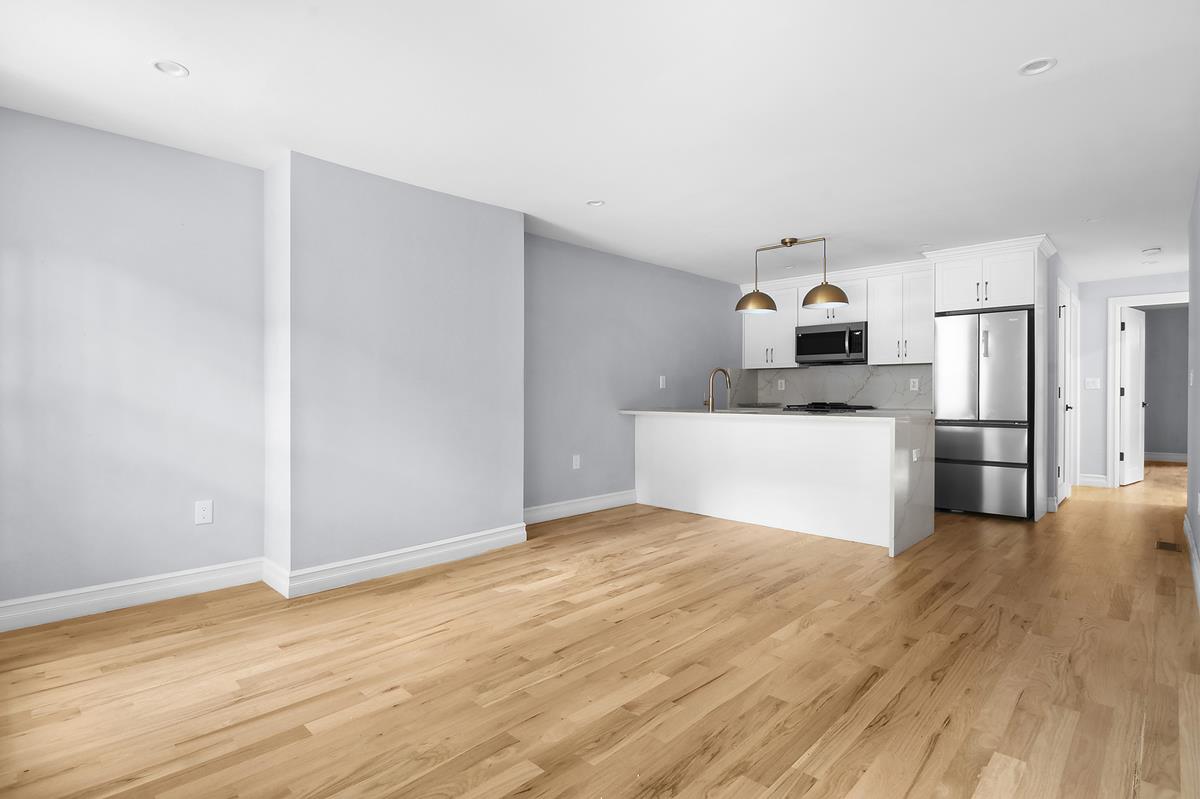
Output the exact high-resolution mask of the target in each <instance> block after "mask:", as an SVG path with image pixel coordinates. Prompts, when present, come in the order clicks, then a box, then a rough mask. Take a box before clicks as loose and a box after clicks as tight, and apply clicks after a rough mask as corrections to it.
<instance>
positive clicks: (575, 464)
mask: <svg viewBox="0 0 1200 799" xmlns="http://www.w3.org/2000/svg"><path fill="white" fill-rule="evenodd" d="M571 468H572V469H578V468H579V456H578V455H572V456H571Z"/></svg>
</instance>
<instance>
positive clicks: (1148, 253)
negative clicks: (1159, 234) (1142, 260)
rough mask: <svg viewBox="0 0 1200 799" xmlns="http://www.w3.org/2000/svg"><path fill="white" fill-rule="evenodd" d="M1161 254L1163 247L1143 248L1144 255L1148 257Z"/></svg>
mask: <svg viewBox="0 0 1200 799" xmlns="http://www.w3.org/2000/svg"><path fill="white" fill-rule="evenodd" d="M1161 254H1162V247H1147V248H1146V249H1144V250H1142V255H1145V256H1146V257H1147V258H1149V257H1151V256H1154V255H1161Z"/></svg>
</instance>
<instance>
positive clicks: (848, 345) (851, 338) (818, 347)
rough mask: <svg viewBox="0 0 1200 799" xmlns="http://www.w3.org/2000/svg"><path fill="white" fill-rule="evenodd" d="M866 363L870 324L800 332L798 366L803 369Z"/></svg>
mask: <svg viewBox="0 0 1200 799" xmlns="http://www.w3.org/2000/svg"><path fill="white" fill-rule="evenodd" d="M866 362H867V323H866V322H839V323H838V324H833V325H807V326H805V327H798V328H796V363H797V364H799V365H800V366H816V365H819V364H835V363H866Z"/></svg>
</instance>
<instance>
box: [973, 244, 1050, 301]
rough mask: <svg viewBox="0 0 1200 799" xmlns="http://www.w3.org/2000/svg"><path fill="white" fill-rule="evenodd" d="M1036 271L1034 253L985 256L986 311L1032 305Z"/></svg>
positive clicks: (984, 292) (984, 294) (984, 296)
mask: <svg viewBox="0 0 1200 799" xmlns="http://www.w3.org/2000/svg"><path fill="white" fill-rule="evenodd" d="M1036 268H1037V255H1036V253H1034V252H1032V251H1031V252H1015V253H1004V254H1002V255H985V256H984V257H983V307H985V308H1007V307H1009V306H1011V305H1033V303H1034V299H1035V298H1034V278H1035V275H1034V272H1035V270H1036Z"/></svg>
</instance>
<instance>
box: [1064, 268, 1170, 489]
mask: <svg viewBox="0 0 1200 799" xmlns="http://www.w3.org/2000/svg"><path fill="white" fill-rule="evenodd" d="M1187 288H1188V274H1187V273H1186V272H1169V273H1166V274H1159V275H1145V276H1143V277H1130V278H1122V279H1120V280H1101V281H1093V282H1088V283H1080V284H1079V316H1080V318H1079V379H1080V380H1081V381H1083V385H1081V386H1080V387H1079V405H1080V407H1079V410H1080V420H1079V471H1080V473H1081V474H1098V475H1103V474H1104V473H1105V471H1106V469H1107V455H1106V448H1107V443H1108V442H1107V436H1108V417H1107V415H1106V414H1107V411H1106V408H1107V405H1108V394H1107V391H1108V388H1107V386H1108V355H1107V349H1108V333H1107V329H1106V325H1107V324H1108V298H1109V297H1122V296H1129V295H1135V294H1163V293H1167V292H1172V291H1187ZM1089 377H1098V378H1100V386H1101V388H1100V389H1098V390H1089V389H1088V388H1087V387H1086V385H1087V378H1089Z"/></svg>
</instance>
